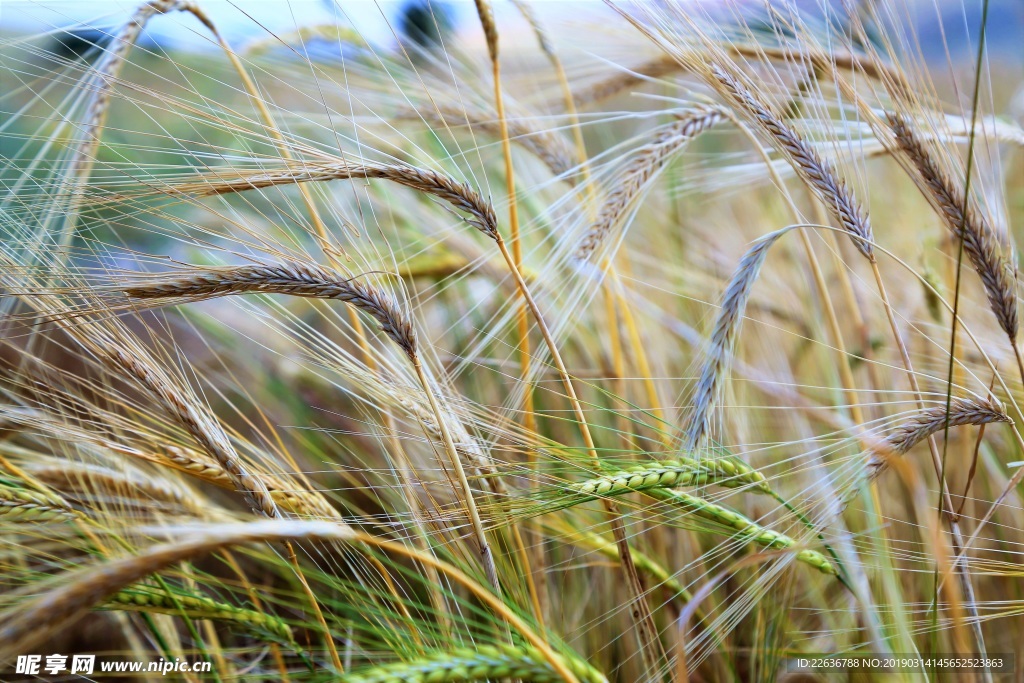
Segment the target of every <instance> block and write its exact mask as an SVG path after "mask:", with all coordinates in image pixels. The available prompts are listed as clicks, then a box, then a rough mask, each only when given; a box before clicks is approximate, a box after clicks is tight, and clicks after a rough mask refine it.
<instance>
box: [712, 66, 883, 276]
mask: <svg viewBox="0 0 1024 683" xmlns="http://www.w3.org/2000/svg"><path fill="white" fill-rule="evenodd" d="M706 68H707V70H708V72H709V73H710V78H711V79H712V85H715V86H717V87H718V88H719V89H720V90H721V91H722V92H724V93H725V94H727V95H728V96H729V98H730V99H731V100H733V102H735V104H737V105H738V106H739V108H740V109H741V110H742V111H745V112H747V114H748V115H749V116H750V117H751V118H752V119H753V120H754V121H755V122H756V123H757V124H758V126H759V127H760V128H761V129H762V130H763V131H764V132H765V133H766V134H767V135H768V137H769V138H770V139H771V140H772V141H773V143H774V144H775V146H776V147H777V148H778V149H779V150H780V151H781V152H782V153H783V154H785V155H786V157H788V158H789V161H790V164H791V165H792V166H793V168H794V169H795V170H796V172H797V175H799V176H800V178H802V179H803V181H804V182H805V183H807V185H808V186H809V187H810V188H811V190H812V191H813V192H814V194H815V196H816V197H817V198H818V200H819V201H821V203H822V204H824V205H825V206H826V207H827V208H828V210H829V212H830V213H831V214H832V216H833V217H834V218H835V219H836V220H837V221H838V222H839V225H840V227H842V228H843V230H845V231H846V232H848V233H850V235H852V236H853V240H852V241H853V244H854V246H855V247H857V250H858V251H860V253H862V254H863V255H864V256H865V257H867V258H868V259H870V260H872V261H874V258H875V257H874V249H873V247H872V246H871V244H872V241H873V232H872V229H871V222H870V220H869V219H868V216H867V214H866V213H865V212H864V211H863V210H862V209H861V207H860V204H859V203H858V202H857V200H856V199H855V198H854V196H853V194H852V193H851V192H850V190H849V188H848V187H847V186H846V183H845V182H844V181H843V179H842V178H841V177H839V175H838V174H837V173H836V172H835V170H834V169H833V168H832V166H831V165H829V164H828V163H827V162H825V161H824V160H822V158H821V157H820V156H819V155H818V153H817V151H815V149H814V148H813V147H812V146H811V145H810V144H808V143H807V141H806V140H804V139H803V138H802V137H800V135H799V134H797V132H796V131H794V130H793V129H792V128H790V127H789V126H788V125H786V123H785V121H783V119H782V117H781V116H779V115H778V114H776V113H775V112H773V111H772V110H771V108H769V107H768V105H766V104H765V103H763V102H761V100H759V99H758V98H757V97H756V96H755V95H754V93H752V92H751V91H750V90H749V89H748V88H746V87H745V86H744V85H743V84H742V83H740V81H739V80H738V79H737V78H736V77H735V76H733V75H732V74H730V73H728V72H726V71H725V70H724V69H723V68H722V67H720V66H718V65H717V64H708V65H706Z"/></svg>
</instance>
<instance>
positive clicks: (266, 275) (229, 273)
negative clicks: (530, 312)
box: [122, 263, 416, 358]
mask: <svg viewBox="0 0 1024 683" xmlns="http://www.w3.org/2000/svg"><path fill="white" fill-rule="evenodd" d="M122 291H123V292H124V293H125V294H126V295H127V296H128V297H129V298H133V299H187V300H189V301H198V300H203V299H212V298H214V297H219V296H231V295H233V294H254V293H266V294H289V295H291V296H301V297H308V298H314V299H337V300H339V301H344V302H345V303H347V304H350V305H352V306H355V307H356V308H357V309H359V310H360V311H363V312H364V313H366V314H368V315H370V316H371V317H372V318H373V319H374V320H376V321H377V323H378V324H379V325H380V329H381V331H382V332H384V334H386V335H387V336H388V337H390V338H391V339H392V340H393V341H394V342H395V343H396V344H398V346H399V347H400V348H401V349H402V350H403V351H405V353H406V354H408V355H409V357H410V358H411V357H413V356H415V354H416V333H415V330H414V329H413V326H412V321H410V320H409V318H408V316H406V315H405V313H403V312H402V310H401V309H400V308H399V307H398V304H397V303H396V302H395V300H394V298H392V297H391V296H390V295H389V294H387V293H385V292H383V291H381V290H379V289H377V288H376V287H373V286H371V285H368V284H366V283H364V282H361V281H360V280H358V279H356V278H345V277H343V276H341V275H340V274H338V273H336V272H333V271H330V270H328V269H327V268H323V267H321V266H318V265H313V264H306V263H281V264H276V265H256V266H237V267H230V268H213V269H208V270H200V269H196V270H195V271H193V272H190V273H188V274H186V275H182V276H171V277H166V278H160V279H158V280H157V281H155V282H152V283H139V284H132V285H131V286H125V287H123V289H122Z"/></svg>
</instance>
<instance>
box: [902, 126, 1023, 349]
mask: <svg viewBox="0 0 1024 683" xmlns="http://www.w3.org/2000/svg"><path fill="white" fill-rule="evenodd" d="M886 119H887V121H888V123H889V126H890V128H891V129H892V131H893V133H894V134H895V135H896V140H897V142H899V146H900V149H901V150H902V151H903V152H904V154H906V156H907V157H908V158H909V159H910V161H911V162H912V163H913V165H914V167H915V168H916V169H917V172H918V173H919V174H920V176H921V179H923V180H924V187H923V188H922V189H923V190H924V191H925V192H924V194H925V197H927V198H928V199H929V200H930V201H931V202H932V204H933V205H934V206H935V207H936V208H937V209H938V213H939V215H940V216H942V219H943V221H944V222H945V223H946V226H947V227H948V228H949V230H950V232H952V233H953V236H954V237H955V238H957V239H959V240H962V241H963V245H964V253H965V254H967V258H968V259H970V261H971V265H972V266H974V270H975V271H976V272H977V273H978V276H979V277H980V278H981V284H982V286H983V287H984V288H985V294H986V295H987V296H988V302H989V306H990V307H991V308H992V312H993V313H994V314H995V316H996V320H998V321H999V326H1000V327H1001V328H1002V329H1003V332H1005V333H1006V335H1007V336H1008V337H1009V338H1010V343H1011V344H1014V345H1016V341H1017V329H1018V321H1017V282H1016V277H1015V274H1014V267H1013V264H1012V263H1011V262H1010V260H1009V259H1008V258H1007V256H1006V254H1007V251H1008V250H1007V249H1006V247H1005V245H1004V244H1002V241H1001V240H1000V237H999V235H998V234H997V233H996V231H995V230H993V229H992V226H991V224H990V223H989V221H988V219H987V218H986V216H985V213H984V212H982V211H980V210H979V209H978V207H977V206H976V205H975V203H974V202H973V201H971V202H970V203H968V202H967V200H966V198H965V197H964V192H963V190H962V189H961V188H960V187H959V186H958V185H955V184H954V183H953V181H952V179H951V178H950V177H949V175H948V174H947V173H945V172H944V171H943V170H942V169H941V168H940V167H939V165H938V163H937V162H936V160H935V157H934V156H933V155H932V154H931V153H930V152H929V150H928V148H927V147H926V146H925V144H924V142H922V141H921V139H920V138H919V137H918V136H917V134H916V132H915V131H914V129H913V127H912V124H911V123H910V121H909V120H908V119H907V118H906V117H905V116H901V115H898V114H894V113H891V112H890V113H887V114H886Z"/></svg>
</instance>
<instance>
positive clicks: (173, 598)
mask: <svg viewBox="0 0 1024 683" xmlns="http://www.w3.org/2000/svg"><path fill="white" fill-rule="evenodd" d="M99 609H103V610H126V611H138V612H149V613H154V614H169V615H171V616H175V615H180V614H182V613H184V614H185V615H186V616H188V617H190V618H192V619H214V620H217V621H228V622H232V623H236V624H239V625H240V626H243V627H245V628H247V629H250V630H254V631H257V632H260V631H265V632H267V633H270V634H271V635H273V636H275V637H276V638H277V639H278V640H280V641H282V642H285V643H294V642H295V639H294V637H293V636H292V629H291V627H290V626H288V624H287V623H285V622H284V621H283V620H282V619H280V618H279V617H276V616H274V615H272V614H266V613H265V612H257V611H255V610H251V609H245V608H242V607H235V606H234V605H229V604H226V603H223V602H217V601H216V600H213V599H211V598H207V597H204V596H199V595H185V594H181V593H173V594H171V593H168V592H166V591H163V590H161V589H158V588H155V587H152V586H145V585H136V586H130V587H128V588H124V589H122V590H119V591H118V592H116V593H114V594H113V595H111V596H110V597H109V598H108V599H107V600H106V601H105V602H104V603H103V605H102V606H101V607H100V608H99Z"/></svg>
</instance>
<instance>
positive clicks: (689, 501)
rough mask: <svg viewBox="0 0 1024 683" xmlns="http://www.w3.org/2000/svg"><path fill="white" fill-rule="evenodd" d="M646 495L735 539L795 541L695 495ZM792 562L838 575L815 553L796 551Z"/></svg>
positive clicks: (786, 544) (767, 543)
mask: <svg viewBox="0 0 1024 683" xmlns="http://www.w3.org/2000/svg"><path fill="white" fill-rule="evenodd" d="M647 494H648V495H650V496H652V497H654V498H658V499H660V500H663V501H665V502H667V503H670V504H672V505H673V506H675V507H679V508H682V509H683V510H686V511H687V512H690V513H693V514H695V515H697V516H698V517H702V518H704V519H706V520H708V521H710V522H714V523H716V524H718V525H721V526H724V527H728V528H731V529H734V530H736V531H737V532H739V533H738V534H737V536H738V538H741V539H744V540H748V541H751V542H753V543H757V544H758V545H761V546H764V547H765V548H769V549H771V548H791V547H793V546H795V545H796V541H795V540H794V539H793V538H791V537H789V536H787V535H785V534H782V533H779V532H778V531H772V530H771V529H768V528H766V527H764V526H762V525H760V524H758V523H757V522H755V521H753V520H752V519H750V518H749V517H746V516H745V515H742V514H740V513H739V512H736V511H735V510H731V509H729V508H727V507H725V506H724V505H719V504H717V503H712V502H710V501H708V500H705V499H703V498H700V497H698V496H693V495H690V494H688V493H683V492H682V491H671V490H668V489H658V488H651V489H648V490H647ZM796 559H797V560H798V561H800V562H803V563H804V564H807V565H810V566H811V567H814V568H815V569H817V570H818V571H820V572H821V573H823V574H829V575H831V576H838V572H836V568H835V566H834V565H833V564H832V563H831V562H830V561H829V560H828V558H826V557H825V556H824V555H822V554H821V553H819V552H817V551H815V550H800V551H798V552H797V553H796Z"/></svg>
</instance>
